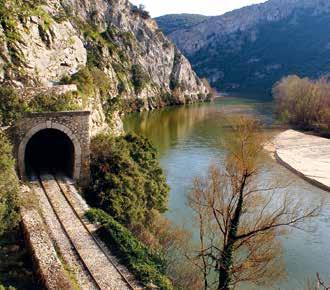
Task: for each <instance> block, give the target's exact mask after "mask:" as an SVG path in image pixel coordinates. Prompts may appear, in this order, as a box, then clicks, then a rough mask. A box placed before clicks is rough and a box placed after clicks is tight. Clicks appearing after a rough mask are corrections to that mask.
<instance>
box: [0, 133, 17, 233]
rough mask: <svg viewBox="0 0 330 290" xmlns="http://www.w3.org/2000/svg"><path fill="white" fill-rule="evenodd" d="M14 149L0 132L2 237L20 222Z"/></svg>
mask: <svg viewBox="0 0 330 290" xmlns="http://www.w3.org/2000/svg"><path fill="white" fill-rule="evenodd" d="M14 166H15V161H14V159H13V157H12V147H11V145H10V143H9V141H8V139H7V137H6V136H5V134H4V133H3V132H2V131H0V236H1V235H2V234H4V233H5V232H6V231H8V230H11V229H13V228H14V227H16V226H17V224H18V221H19V213H18V210H19V199H18V192H19V182H18V178H17V176H16V173H15V170H14Z"/></svg>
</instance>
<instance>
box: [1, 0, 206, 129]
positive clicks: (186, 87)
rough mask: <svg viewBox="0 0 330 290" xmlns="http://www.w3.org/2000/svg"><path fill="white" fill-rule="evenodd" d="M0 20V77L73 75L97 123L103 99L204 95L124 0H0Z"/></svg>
mask: <svg viewBox="0 0 330 290" xmlns="http://www.w3.org/2000/svg"><path fill="white" fill-rule="evenodd" d="M0 20H1V21H0V82H2V83H6V84H10V85H13V86H16V87H19V88H23V89H24V88H31V87H32V88H40V87H42V88H50V87H52V89H54V88H56V87H58V86H59V85H63V84H66V83H69V84H70V83H72V82H74V83H76V84H78V90H79V91H81V93H82V94H85V95H87V98H88V102H87V103H88V104H87V105H85V108H86V106H87V107H88V108H90V109H91V110H94V111H95V108H96V107H99V112H98V113H97V114H94V116H95V118H96V119H97V118H99V120H96V122H99V123H100V126H101V123H102V122H103V120H104V119H105V118H104V116H103V117H102V115H104V114H106V112H104V107H105V106H108V104H109V103H111V102H110V101H109V100H110V99H111V98H115V97H116V98H120V99H122V100H126V101H127V102H128V103H129V104H130V106H131V107H135V108H137V109H152V108H155V107H160V106H163V105H168V104H182V103H188V102H194V101H198V100H205V99H206V97H207V94H208V90H207V88H206V87H205V86H204V85H203V83H202V82H201V81H200V80H199V78H198V77H197V76H196V74H195V73H194V71H193V70H192V69H191V66H190V63H189V62H188V60H187V59H186V58H185V57H184V56H183V55H182V54H181V53H180V52H179V51H178V50H177V49H176V47H175V46H174V45H173V44H172V42H171V41H169V40H168V39H167V38H166V37H165V36H164V35H163V33H162V32H161V31H160V29H159V28H158V27H157V24H156V22H155V21H154V20H153V19H151V18H150V17H149V15H148V13H147V12H145V11H142V10H140V9H139V8H137V7H136V6H133V5H131V4H130V3H129V2H128V1H127V0H11V1H8V0H0ZM77 73H78V75H77ZM79 82H80V83H79ZM88 85H90V86H89V87H88V88H87V86H88ZM101 87H102V88H101ZM102 90H103V92H102ZM104 90H106V92H104ZM102 94H103V96H101V95H102ZM82 102H83V103H86V100H85V101H84V100H82ZM100 107H103V111H102V108H100ZM100 116H101V117H100Z"/></svg>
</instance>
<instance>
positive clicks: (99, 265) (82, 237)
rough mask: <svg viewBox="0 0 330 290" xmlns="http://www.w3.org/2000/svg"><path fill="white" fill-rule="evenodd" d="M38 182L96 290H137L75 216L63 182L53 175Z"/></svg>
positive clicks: (41, 177) (41, 178)
mask: <svg viewBox="0 0 330 290" xmlns="http://www.w3.org/2000/svg"><path fill="white" fill-rule="evenodd" d="M38 180H39V184H40V187H41V188H42V190H43V193H44V194H45V196H46V197H47V199H48V201H49V203H50V205H51V207H52V209H53V210H54V213H55V215H56V217H57V219H58V221H59V223H60V224H61V227H62V229H63V231H64V232H65V234H66V236H67V237H68V239H69V240H70V242H71V244H72V245H73V247H74V250H75V251H76V253H77V255H78V257H79V259H80V260H81V263H82V265H83V266H84V268H85V269H86V272H87V273H88V274H89V276H90V277H91V279H92V281H93V282H94V284H95V286H96V288H98V289H102V290H103V289H104V290H105V289H111V290H117V289H118V290H119V289H120V290H125V289H138V288H139V287H135V286H134V285H133V284H132V283H131V282H130V281H129V280H128V279H127V277H126V276H125V274H124V273H122V271H121V270H120V269H119V268H118V266H117V265H116V262H114V261H113V260H112V258H111V256H110V255H109V254H108V253H107V252H106V251H105V250H104V248H103V247H102V245H101V244H100V243H99V241H98V240H97V239H96V238H95V237H94V235H93V234H92V233H91V232H90V230H89V229H88V227H87V226H86V224H85V222H84V221H83V220H82V218H81V217H80V216H79V214H78V213H77V212H76V210H75V208H74V206H73V205H72V204H71V202H70V200H69V199H68V198H67V194H66V193H65V190H66V189H65V187H64V186H63V182H64V181H63V180H61V181H60V182H59V180H58V179H57V177H56V176H54V175H52V174H41V175H39V176H38Z"/></svg>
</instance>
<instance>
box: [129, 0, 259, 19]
mask: <svg viewBox="0 0 330 290" xmlns="http://www.w3.org/2000/svg"><path fill="white" fill-rule="evenodd" d="M131 2H132V3H133V4H135V5H139V4H143V5H145V6H146V10H148V11H149V12H150V13H151V16H152V17H157V16H160V15H165V14H172V13H195V14H203V15H221V14H223V13H225V12H228V11H231V10H234V9H237V8H240V7H243V6H247V5H252V4H256V3H261V2H265V0H131Z"/></svg>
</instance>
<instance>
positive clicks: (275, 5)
mask: <svg viewBox="0 0 330 290" xmlns="http://www.w3.org/2000/svg"><path fill="white" fill-rule="evenodd" d="M297 7H299V9H310V8H313V10H314V11H313V13H314V14H318V13H324V12H326V11H330V2H329V1H323V0H270V1H267V2H266V3H265V4H257V5H251V6H247V7H244V8H241V9H237V10H234V11H233V12H229V13H226V14H224V15H221V16H215V17H209V18H208V19H207V20H206V21H203V22H202V23H200V24H198V25H196V26H194V27H192V28H190V29H184V30H180V29H179V30H177V31H174V32H173V33H171V34H170V35H169V36H170V38H171V39H173V40H174V42H175V43H176V44H177V45H178V47H179V48H180V49H182V51H183V52H185V53H187V54H188V55H189V54H192V53H194V52H196V51H198V50H200V49H201V48H202V47H205V46H206V45H208V44H210V43H211V42H212V41H214V39H216V38H221V37H224V36H226V35H229V34H232V33H235V32H237V31H240V32H244V31H247V30H249V29H251V28H253V27H255V26H256V25H257V24H260V23H263V22H276V21H279V20H282V19H285V18H287V17H288V16H289V15H290V14H291V13H292V12H293V11H294V10H295V9H296V8H297Z"/></svg>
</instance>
